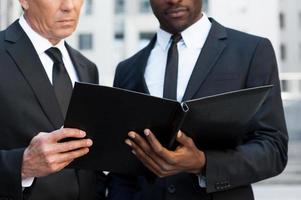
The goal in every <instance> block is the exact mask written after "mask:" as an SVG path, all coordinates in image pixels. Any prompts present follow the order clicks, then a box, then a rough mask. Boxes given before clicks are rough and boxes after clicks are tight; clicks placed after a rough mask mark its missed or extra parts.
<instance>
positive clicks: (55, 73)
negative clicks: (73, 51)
mask: <svg viewBox="0 0 301 200" xmlns="http://www.w3.org/2000/svg"><path fill="white" fill-rule="evenodd" d="M46 54H47V55H48V56H49V57H50V58H51V59H52V61H53V68H52V84H53V88H54V92H55V95H56V98H57V100H58V102H59V105H60V108H61V111H62V114H63V117H64V118H65V116H66V113H67V109H68V105H69V101H70V98H71V94H72V82H71V79H70V77H69V75H68V72H67V70H66V68H65V65H64V62H63V58H62V53H61V51H60V50H59V49H58V48H55V47H51V48H49V49H48V50H47V51H46Z"/></svg>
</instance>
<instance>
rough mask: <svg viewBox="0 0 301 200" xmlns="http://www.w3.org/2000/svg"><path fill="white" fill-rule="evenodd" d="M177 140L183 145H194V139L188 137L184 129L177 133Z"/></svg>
mask: <svg viewBox="0 0 301 200" xmlns="http://www.w3.org/2000/svg"><path fill="white" fill-rule="evenodd" d="M177 141H178V142H179V143H180V144H181V145H183V146H187V147H191V146H192V145H194V142H193V140H192V139H191V138H190V137H188V136H187V135H186V134H185V133H183V132H182V131H179V132H178V134H177Z"/></svg>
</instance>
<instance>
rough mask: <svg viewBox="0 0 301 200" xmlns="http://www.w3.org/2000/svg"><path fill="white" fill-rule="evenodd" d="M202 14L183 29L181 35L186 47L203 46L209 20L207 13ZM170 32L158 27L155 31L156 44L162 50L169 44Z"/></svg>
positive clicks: (209, 25) (209, 26)
mask: <svg viewBox="0 0 301 200" xmlns="http://www.w3.org/2000/svg"><path fill="white" fill-rule="evenodd" d="M202 14H203V16H202V17H201V19H199V20H198V21H197V22H195V23H194V24H192V25H191V26H190V27H188V28H187V29H185V30H184V31H183V32H182V33H181V35H182V39H183V42H184V44H185V45H186V47H188V48H196V49H201V48H203V46H204V44H205V41H206V39H207V36H208V34H209V31H210V29H211V22H210V21H209V19H208V17H207V15H206V14H205V13H202ZM171 36H172V34H170V33H168V32H166V31H164V30H163V29H161V28H160V29H159V30H158V31H157V44H158V45H159V46H161V47H162V48H163V49H164V50H167V49H168V47H169V44H170V37H171Z"/></svg>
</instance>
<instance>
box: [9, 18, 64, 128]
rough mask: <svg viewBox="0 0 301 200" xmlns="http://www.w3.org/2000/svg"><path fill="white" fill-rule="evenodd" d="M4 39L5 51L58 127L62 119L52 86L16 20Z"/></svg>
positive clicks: (54, 125)
mask: <svg viewBox="0 0 301 200" xmlns="http://www.w3.org/2000/svg"><path fill="white" fill-rule="evenodd" d="M5 40H6V41H7V45H6V49H7V52H8V53H9V55H10V56H11V57H12V59H13V60H14V61H15V63H16V64H17V66H18V67H19V69H20V71H21V73H22V74H23V76H24V77H25V79H26V80H27V82H28V84H29V85H30V86H31V88H32V90H33V92H34V94H35V96H36V98H37V100H38V102H39V103H40V105H41V107H42V109H43V111H44V113H45V115H46V116H47V117H48V119H49V121H50V122H51V123H52V125H53V127H54V128H55V129H58V128H60V127H61V126H62V125H63V121H64V119H63V116H62V114H61V111H60V108H59V105H58V103H57V99H56V97H55V94H54V91H53V87H52V85H51V83H50V81H49V79H48V77H47V74H46V72H45V70H44V67H43V65H42V63H41V61H40V59H39V57H38V55H37V53H36V51H35V49H34V47H33V45H32V43H31V41H30V40H29V38H28V37H27V35H26V34H25V33H24V31H23V29H22V28H21V26H20V25H19V23H18V22H17V21H16V22H15V23H14V24H12V25H11V26H10V27H9V28H8V29H7V31H6V36H5Z"/></svg>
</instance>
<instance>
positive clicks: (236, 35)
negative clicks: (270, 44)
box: [210, 18, 266, 43]
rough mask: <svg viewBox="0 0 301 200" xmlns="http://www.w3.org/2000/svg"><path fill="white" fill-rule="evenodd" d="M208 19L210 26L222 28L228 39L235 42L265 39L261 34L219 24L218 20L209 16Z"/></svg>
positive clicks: (217, 28)
mask: <svg viewBox="0 0 301 200" xmlns="http://www.w3.org/2000/svg"><path fill="white" fill-rule="evenodd" d="M210 21H211V22H212V27H214V29H216V30H219V31H222V30H224V31H225V33H226V36H227V38H228V39H229V40H230V41H232V40H233V41H236V42H237V43H240V42H241V41H243V42H256V41H260V40H262V39H266V38H264V37H262V36H258V35H255V34H252V33H247V32H243V31H241V30H237V29H233V28H231V27H226V26H223V25H221V24H220V23H219V22H217V21H216V20H215V19H213V18H210Z"/></svg>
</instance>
